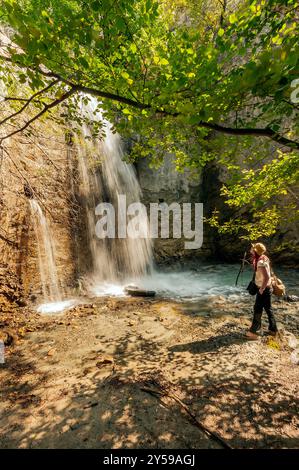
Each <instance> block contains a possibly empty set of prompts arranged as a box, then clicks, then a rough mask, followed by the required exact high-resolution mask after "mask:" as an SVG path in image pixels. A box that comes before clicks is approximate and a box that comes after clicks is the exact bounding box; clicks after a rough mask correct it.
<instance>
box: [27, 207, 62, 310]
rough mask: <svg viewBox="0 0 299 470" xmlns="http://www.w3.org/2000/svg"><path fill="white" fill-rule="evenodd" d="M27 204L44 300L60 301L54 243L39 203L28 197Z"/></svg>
mask: <svg viewBox="0 0 299 470" xmlns="http://www.w3.org/2000/svg"><path fill="white" fill-rule="evenodd" d="M29 204H30V209H31V213H32V218H33V226H34V232H35V235H36V240H37V250H38V262H39V271H40V277H41V284H42V291H43V297H44V300H45V301H50V302H54V301H55V302H56V301H60V300H61V297H62V296H61V292H60V288H59V283H58V276H57V269H56V261H55V250H54V243H53V239H52V236H51V232H50V229H49V225H48V222H47V219H46V217H45V215H44V213H43V211H42V208H41V206H40V204H39V203H38V202H37V201H36V200H35V199H29Z"/></svg>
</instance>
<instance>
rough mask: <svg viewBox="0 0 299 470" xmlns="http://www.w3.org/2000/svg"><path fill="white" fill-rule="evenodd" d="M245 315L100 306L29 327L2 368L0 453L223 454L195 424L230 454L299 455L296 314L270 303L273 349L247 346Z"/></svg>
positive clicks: (185, 306)
mask: <svg viewBox="0 0 299 470" xmlns="http://www.w3.org/2000/svg"><path fill="white" fill-rule="evenodd" d="M251 300H252V299H250V301H251ZM251 310H252V305H251V302H249V303H248V300H244V302H242V303H240V302H239V301H238V302H228V301H227V300H226V299H224V298H222V297H215V298H214V299H212V300H210V301H209V302H207V301H204V300H203V301H201V302H197V303H195V304H190V303H175V302H169V301H163V300H158V299H156V300H150V299H148V300H147V299H113V300H112V299H107V298H101V299H92V300H89V301H88V303H87V304H84V305H82V306H80V307H76V308H75V309H73V310H70V311H69V312H67V313H65V314H63V315H56V316H44V317H39V316H34V317H32V318H34V319H33V320H32V321H31V324H30V327H28V328H27V333H26V334H25V336H24V338H23V339H21V340H20V341H18V342H17V344H16V345H15V346H10V347H8V348H6V358H5V359H6V361H5V364H4V365H0V448H105V449H109V448H159V449H164V448H185V449H195V448H211V447H214V448H215V447H216V448H218V447H221V446H222V444H221V443H219V442H218V441H217V440H215V439H214V438H213V437H211V436H209V435H207V434H205V433H204V432H203V431H202V429H200V426H198V422H199V423H202V424H203V425H204V426H206V427H207V428H208V429H210V430H211V431H212V432H214V433H216V434H218V435H219V436H221V438H222V439H223V440H224V441H225V442H226V443H227V444H228V445H230V446H231V447H234V448H269V447H271V448H298V447H299V428H298V424H299V423H298V421H299V419H298V417H299V393H298V390H299V380H298V379H299V365H298V364H294V363H292V361H291V360H290V355H291V353H292V349H291V347H290V346H289V343H288V340H289V336H288V334H287V333H285V331H286V330H287V331H289V332H292V333H293V334H294V335H295V336H297V337H298V334H299V323H298V314H297V311H298V304H297V305H295V304H293V305H292V304H287V303H285V302H279V301H277V302H276V304H275V311H276V316H277V319H278V320H279V327H280V329H281V334H280V337H279V338H278V339H276V340H273V339H271V338H269V337H268V336H262V337H261V339H260V340H259V341H256V342H250V341H246V340H245V339H244V335H243V334H244V331H245V329H246V328H247V327H248V326H249V324H250V318H251ZM264 326H265V330H266V327H267V325H266V322H265V324H264ZM28 330H29V332H28ZM30 330H31V331H30ZM293 339H294V337H293ZM149 389H150V390H156V391H159V392H160V394H154V395H153V394H151V393H149ZM182 405H184V406H182ZM186 410H187V412H186ZM188 411H189V412H190V413H191V414H192V415H193V416H194V417H195V418H196V420H197V423H196V422H195V420H194V419H193V420H192V419H191V418H190V415H189V414H188Z"/></svg>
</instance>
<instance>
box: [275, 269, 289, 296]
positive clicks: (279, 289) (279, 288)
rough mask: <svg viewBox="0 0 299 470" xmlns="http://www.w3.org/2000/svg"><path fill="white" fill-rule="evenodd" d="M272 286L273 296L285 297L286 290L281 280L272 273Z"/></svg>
mask: <svg viewBox="0 0 299 470" xmlns="http://www.w3.org/2000/svg"><path fill="white" fill-rule="evenodd" d="M271 285H272V289H273V294H274V295H277V297H282V296H283V295H285V292H286V288H285V285H284V283H283V282H282V280H281V279H279V278H278V277H277V276H276V275H275V274H274V273H273V271H272V279H271Z"/></svg>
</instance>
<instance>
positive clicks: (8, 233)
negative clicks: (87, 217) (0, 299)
mask: <svg viewBox="0 0 299 470" xmlns="http://www.w3.org/2000/svg"><path fill="white" fill-rule="evenodd" d="M35 133H36V135H38V136H39V137H36V135H35ZM0 152H1V153H0V167H1V169H0V253H1V256H0V267H1V288H0V290H2V291H3V289H4V287H3V286H4V285H5V278H6V280H7V283H8V284H9V283H10V282H16V280H17V281H18V282H19V285H20V286H21V288H22V291H23V294H24V295H25V296H26V297H32V298H34V297H35V296H37V297H39V296H40V295H41V281H40V273H39V269H38V247H37V241H36V237H35V233H34V227H33V220H32V214H31V211H30V206H29V202H28V198H30V197H32V195H33V194H34V197H35V198H36V200H37V201H38V202H39V204H40V206H41V207H42V209H43V211H44V214H45V216H46V218H47V219H48V223H49V226H50V229H51V232H52V235H53V240H54V245H55V254H56V261H57V271H58V278H59V281H60V283H61V284H62V285H64V286H68V285H71V284H72V282H73V279H74V273H75V270H76V263H75V259H74V251H75V247H74V236H73V229H74V226H75V225H74V223H73V222H75V221H74V220H73V216H74V213H75V212H74V204H73V201H72V185H71V181H72V179H71V166H70V165H71V162H70V159H71V155H70V152H69V147H68V145H67V144H66V142H65V136H64V132H63V130H62V129H61V128H59V126H57V125H53V124H52V123H50V124H49V123H39V124H38V127H36V128H35V132H34V134H31V135H28V136H27V137H24V136H22V137H20V136H18V137H16V138H11V139H10V140H9V141H8V140H6V141H5V142H4V143H3V149H2V150H1V151H0ZM32 192H33V194H32ZM15 290H16V289H15ZM16 292H17V290H16ZM2 293H3V292H2ZM3 294H4V293H3ZM10 294H12V293H11V292H8V291H7V292H6V296H10ZM23 294H22V295H23ZM11 300H14V299H13V298H12V299H11Z"/></svg>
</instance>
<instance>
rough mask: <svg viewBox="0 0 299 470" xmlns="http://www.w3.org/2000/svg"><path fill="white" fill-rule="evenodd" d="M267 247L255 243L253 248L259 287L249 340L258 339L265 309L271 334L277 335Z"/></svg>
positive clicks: (254, 265)
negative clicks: (266, 253)
mask: <svg viewBox="0 0 299 470" xmlns="http://www.w3.org/2000/svg"><path fill="white" fill-rule="evenodd" d="M265 252H266V247H265V245H263V244H262V243H254V244H253V245H252V246H251V250H250V253H251V255H252V264H253V269H254V270H255V280H254V282H255V284H256V285H257V287H258V289H259V290H258V293H257V294H256V299H255V304H254V309H253V312H254V313H253V320H252V325H251V327H250V329H249V331H247V332H246V336H247V338H248V339H258V337H259V336H258V334H257V332H258V331H259V330H260V329H261V326H262V313H263V309H265V311H266V313H267V315H268V321H269V334H270V335H272V336H275V335H276V333H277V326H276V321H275V318H274V314H273V311H272V306H271V294H272V289H271V270H270V260H269V258H268V257H267V256H266V255H265Z"/></svg>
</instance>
